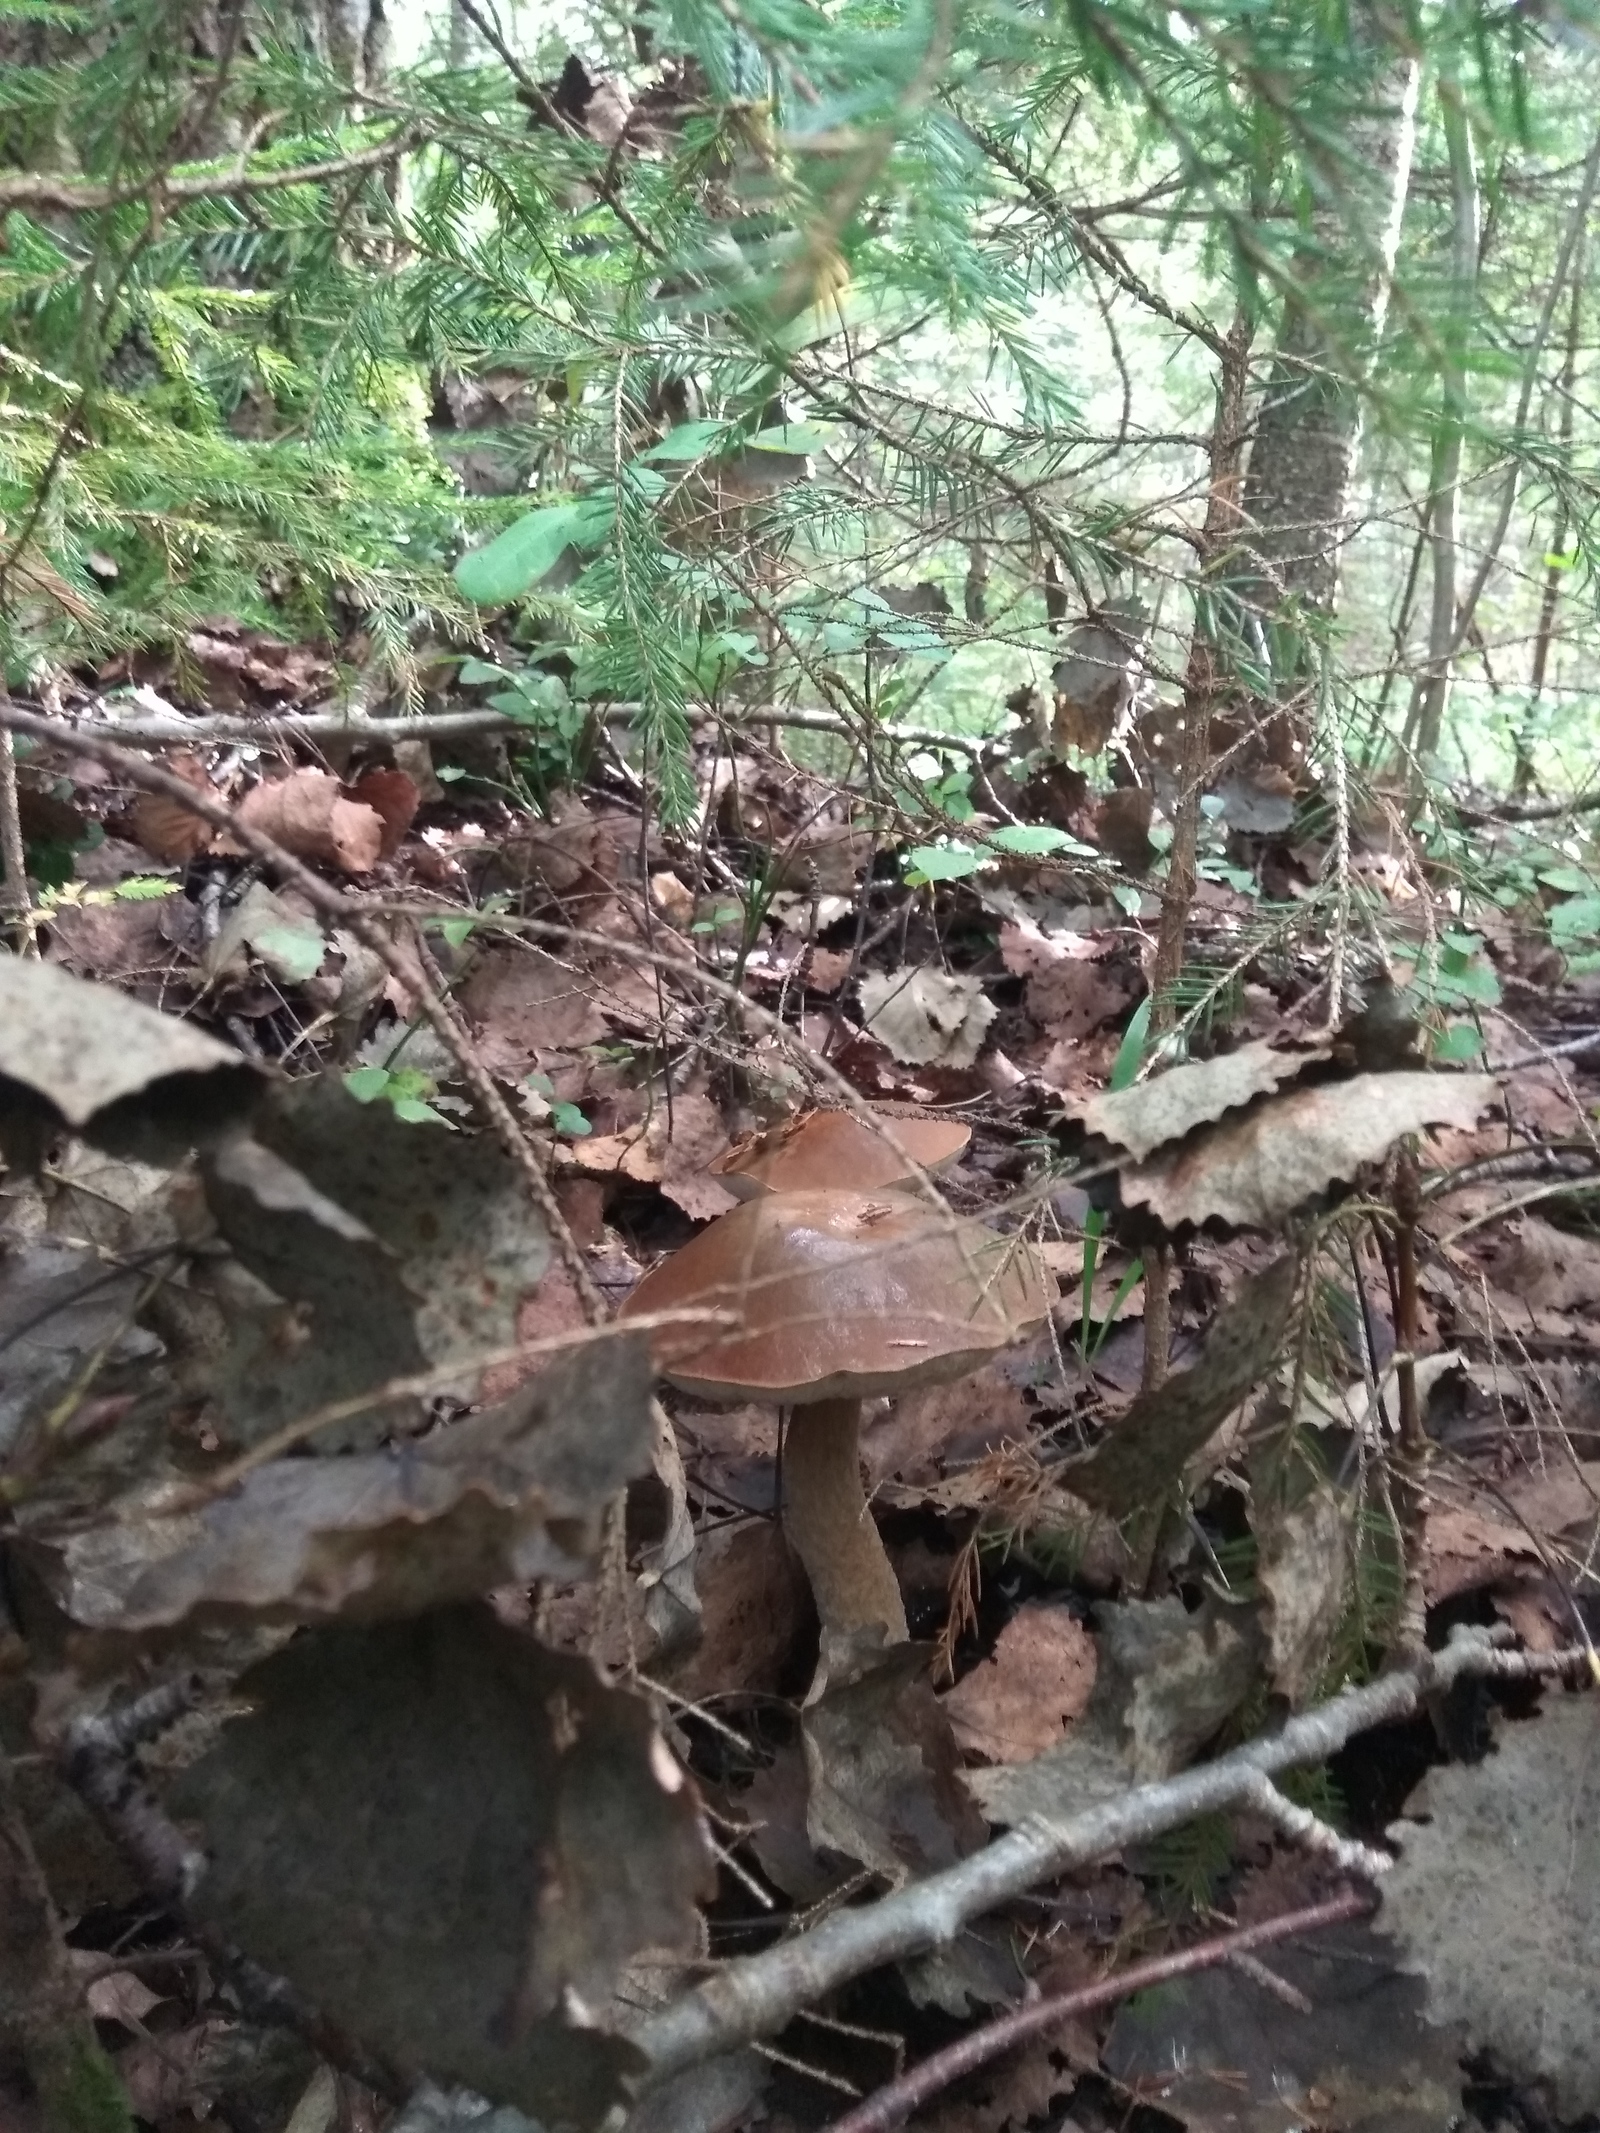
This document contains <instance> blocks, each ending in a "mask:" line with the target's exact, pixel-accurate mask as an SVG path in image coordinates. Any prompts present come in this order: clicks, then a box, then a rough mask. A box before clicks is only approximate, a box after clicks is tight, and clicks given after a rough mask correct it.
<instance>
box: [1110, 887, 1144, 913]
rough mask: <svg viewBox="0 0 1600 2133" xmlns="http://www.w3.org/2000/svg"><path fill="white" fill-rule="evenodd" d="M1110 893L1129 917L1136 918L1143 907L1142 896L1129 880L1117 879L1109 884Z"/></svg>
mask: <svg viewBox="0 0 1600 2133" xmlns="http://www.w3.org/2000/svg"><path fill="white" fill-rule="evenodd" d="M1111 894H1112V897H1113V898H1114V899H1115V901H1116V903H1117V904H1118V905H1119V906H1120V907H1121V909H1122V910H1124V911H1126V912H1127V914H1128V916H1129V918H1137V917H1138V916H1139V913H1140V912H1141V911H1142V910H1143V908H1144V897H1143V895H1142V894H1141V892H1140V891H1139V890H1138V889H1136V888H1135V887H1134V885H1133V883H1132V882H1131V881H1117V882H1113V883H1112V885H1111Z"/></svg>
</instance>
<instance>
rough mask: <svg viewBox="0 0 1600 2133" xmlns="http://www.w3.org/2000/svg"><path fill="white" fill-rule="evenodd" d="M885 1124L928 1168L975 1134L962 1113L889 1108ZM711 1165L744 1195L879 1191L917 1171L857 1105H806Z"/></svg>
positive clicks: (738, 1195) (949, 1156) (953, 1155)
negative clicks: (929, 1114)
mask: <svg viewBox="0 0 1600 2133" xmlns="http://www.w3.org/2000/svg"><path fill="white" fill-rule="evenodd" d="M884 1124H885V1125H886V1126H887V1127H888V1128H889V1130H890V1132H891V1133H893V1135H894V1137H895V1139H896V1140H897V1141H898V1142H899V1143H900V1145H901V1147H902V1148H904V1150H905V1151H906V1154H907V1155H909V1156H911V1157H912V1158H913V1160H914V1161H916V1162H917V1163H920V1164H921V1166H922V1168H923V1169H924V1170H938V1169H939V1168H941V1166H942V1165H944V1164H945V1163H951V1162H954V1161H955V1159H956V1157H957V1156H958V1155H960V1153H961V1152H962V1150H963V1149H964V1148H965V1147H966V1146H967V1143H968V1142H969V1141H970V1140H971V1139H972V1128H971V1127H970V1126H965V1125H963V1124H962V1123H961V1121H960V1120H959V1119H953V1118H896V1117H894V1116H892V1115H891V1114H888V1113H886V1114H885V1117H884ZM711 1170H712V1174H713V1175H714V1176H716V1177H719V1178H720V1179H721V1180H722V1182H723V1184H724V1185H726V1186H727V1188H728V1190H729V1192H731V1193H733V1194H734V1195H735V1196H736V1198H738V1199H741V1200H752V1199H755V1198H756V1197H757V1195H758V1194H760V1193H764V1192H817V1191H831V1190H837V1191H840V1192H873V1191H875V1190H878V1189H880V1188H888V1189H893V1188H894V1187H896V1186H900V1185H905V1184H908V1183H909V1182H910V1179H911V1175H912V1174H911V1172H910V1171H909V1170H908V1169H907V1168H906V1165H905V1163H904V1161H903V1160H902V1158H901V1157H900V1156H898V1155H897V1154H896V1153H895V1151H894V1149H893V1148H891V1147H890V1145H889V1143H888V1141H886V1140H885V1139H884V1137H883V1135H882V1134H880V1133H874V1132H873V1130H872V1128H871V1127H870V1126H869V1125H868V1124H867V1123H866V1121H865V1120H864V1119H861V1118H858V1117H856V1115H855V1114H854V1112H851V1111H807V1112H805V1113H804V1114H803V1115H802V1116H801V1117H799V1118H796V1119H791V1120H790V1121H789V1122H788V1123H787V1124H786V1125H782V1126H774V1127H772V1128H771V1130H770V1131H769V1132H766V1133H756V1134H752V1135H751V1137H750V1138H749V1139H748V1140H743V1141H740V1142H739V1144H738V1146H737V1147H734V1148H730V1149H729V1151H728V1153H727V1154H726V1155H724V1156H721V1157H719V1158H718V1160H717V1161H716V1162H714V1163H713V1164H712V1165H711Z"/></svg>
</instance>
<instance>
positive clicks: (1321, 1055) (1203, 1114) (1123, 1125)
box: [1083, 1042, 1329, 1162]
mask: <svg viewBox="0 0 1600 2133" xmlns="http://www.w3.org/2000/svg"><path fill="white" fill-rule="evenodd" d="M1328 1055H1329V1047H1328V1046H1327V1045H1315V1046H1310V1047H1308V1048H1307V1049H1305V1050H1303V1051H1293V1052H1285V1051H1280V1050H1278V1049H1277V1047H1276V1046H1274V1045H1272V1044H1270V1043H1266V1042H1262V1043H1259V1044H1242V1045H1241V1046H1240V1047H1239V1049H1238V1051H1236V1052H1221V1053H1219V1054H1218V1055H1217V1057H1216V1058H1215V1059H1197V1060H1193V1061H1191V1062H1190V1063H1189V1064H1188V1065H1186V1066H1178V1067H1172V1068H1170V1069H1169V1070H1168V1071H1167V1072H1166V1073H1165V1074H1157V1075H1156V1076H1155V1077H1154V1078H1153V1079H1152V1080H1150V1081H1142V1082H1140V1083H1139V1084H1138V1086H1137V1087H1136V1088H1132V1089H1117V1090H1106V1091H1104V1092H1103V1093H1102V1094H1101V1095H1099V1096H1096V1097H1094V1098H1093V1099H1092V1100H1091V1101H1090V1102H1089V1103H1087V1104H1086V1105H1085V1106H1084V1109H1083V1122H1084V1124H1085V1125H1086V1126H1087V1127H1088V1128H1089V1131H1090V1132H1091V1133H1098V1134H1100V1135H1101V1136H1102V1138H1104V1139H1105V1140H1108V1141H1114V1142H1115V1143H1116V1145H1117V1146H1118V1147H1119V1148H1126V1149H1127V1151H1128V1153H1129V1154H1130V1155H1131V1156H1134V1157H1135V1158H1136V1159H1137V1160H1139V1161H1140V1162H1142V1161H1143V1160H1144V1158H1145V1157H1146V1156H1147V1155H1150V1154H1152V1153H1153V1152H1154V1151H1155V1150H1156V1149H1157V1148H1165V1147H1166V1146H1167V1145H1168V1143H1169V1142H1172V1141H1179V1140H1182V1139H1183V1137H1184V1135H1185V1134H1187V1133H1190V1132H1192V1131H1193V1130H1194V1128H1195V1127H1196V1126H1204V1125H1209V1124H1210V1123H1211V1122H1212V1120H1214V1119H1218V1118H1221V1117H1222V1116H1223V1114H1224V1113H1225V1112H1228V1111H1236V1110H1238V1109H1239V1108H1240V1107H1241V1106H1242V1105H1244V1104H1248V1103H1251V1102H1253V1101H1254V1100H1255V1098H1256V1097H1258V1096H1261V1095H1264V1094H1265V1093H1266V1091H1267V1090H1269V1089H1276V1088H1278V1087H1279V1086H1280V1084H1282V1083H1283V1082H1286V1081H1292V1080H1293V1079H1294V1078H1295V1076H1296V1075H1297V1074H1299V1073H1300V1071H1301V1070H1302V1068H1304V1067H1307V1066H1310V1065H1312V1064H1313V1063H1314V1062H1315V1061H1317V1060H1322V1059H1326V1058H1327V1057H1328Z"/></svg>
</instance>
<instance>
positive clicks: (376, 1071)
mask: <svg viewBox="0 0 1600 2133" xmlns="http://www.w3.org/2000/svg"><path fill="white" fill-rule="evenodd" d="M344 1085H345V1087H346V1088H347V1089H348V1090H349V1091H350V1094H351V1095H352V1096H353V1097H354V1098H355V1100H356V1102H357V1103H358V1104H370V1103H372V1102H374V1101H375V1100H376V1098H378V1097H380V1096H381V1095H382V1094H383V1092H384V1090H385V1089H386V1088H388V1086H389V1069H388V1068H387V1067H381V1066H364V1067H352V1068H351V1069H350V1071H349V1073H348V1074H346V1076H345V1077H344Z"/></svg>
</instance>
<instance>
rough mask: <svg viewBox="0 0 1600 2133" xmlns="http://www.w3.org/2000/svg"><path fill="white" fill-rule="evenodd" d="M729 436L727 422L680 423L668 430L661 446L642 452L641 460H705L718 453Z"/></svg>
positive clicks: (657, 445)
mask: <svg viewBox="0 0 1600 2133" xmlns="http://www.w3.org/2000/svg"><path fill="white" fill-rule="evenodd" d="M727 434H728V425H727V423H726V422H680V423H679V424H678V426H677V428H676V429H675V430H668V432H667V434H666V436H665V437H663V438H662V440H661V442H660V443H659V444H653V445H651V447H650V449H649V451H648V452H641V453H640V454H639V457H640V458H641V459H705V458H708V457H709V456H710V455H711V454H712V453H713V452H715V451H717V450H718V449H719V448H720V446H721V444H722V440H723V438H724V437H726V436H727Z"/></svg>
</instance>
